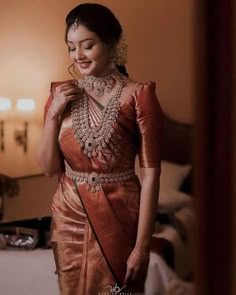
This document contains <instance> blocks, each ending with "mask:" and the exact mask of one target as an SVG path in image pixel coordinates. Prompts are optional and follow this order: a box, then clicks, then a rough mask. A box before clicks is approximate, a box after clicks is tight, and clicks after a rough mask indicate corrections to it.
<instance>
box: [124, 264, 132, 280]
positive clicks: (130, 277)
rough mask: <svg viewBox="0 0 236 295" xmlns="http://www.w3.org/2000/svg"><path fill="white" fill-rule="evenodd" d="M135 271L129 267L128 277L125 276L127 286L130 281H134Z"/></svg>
mask: <svg viewBox="0 0 236 295" xmlns="http://www.w3.org/2000/svg"><path fill="white" fill-rule="evenodd" d="M132 277H133V270H132V269H130V268H129V267H127V271H126V275H125V284H128V282H129V281H131V280H132Z"/></svg>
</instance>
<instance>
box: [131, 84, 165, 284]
mask: <svg viewBox="0 0 236 295" xmlns="http://www.w3.org/2000/svg"><path fill="white" fill-rule="evenodd" d="M136 114H137V124H138V127H139V138H140V144H139V164H140V167H141V170H140V171H141V178H142V181H141V182H142V185H141V187H142V188H141V194H140V210H139V222H138V230H137V237H136V243H135V247H134V249H133V251H132V252H131V254H130V256H129V258H128V260H127V272H126V277H125V282H126V283H127V282H128V281H130V280H131V281H135V280H138V279H142V278H144V277H145V275H146V272H147V267H148V263H149V255H150V246H151V245H150V244H151V238H152V233H153V230H154V223H155V216H156V212H157V206H158V195H159V179H160V165H161V142H162V110H161V107H160V104H159V102H158V100H157V97H156V93H155V83H153V82H149V83H147V84H144V85H142V86H141V87H140V89H139V91H138V92H137V95H136Z"/></svg>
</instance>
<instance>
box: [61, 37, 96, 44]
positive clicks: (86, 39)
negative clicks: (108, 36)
mask: <svg viewBox="0 0 236 295" xmlns="http://www.w3.org/2000/svg"><path fill="white" fill-rule="evenodd" d="M88 40H91V41H94V39H93V38H85V39H83V40H80V41H79V43H83V42H85V41H88ZM66 43H70V44H74V42H72V41H69V40H67V41H66Z"/></svg>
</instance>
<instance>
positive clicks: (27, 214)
mask: <svg viewBox="0 0 236 295" xmlns="http://www.w3.org/2000/svg"><path fill="white" fill-rule="evenodd" d="M57 179H58V178H57V176H55V177H52V178H47V177H44V176H36V177H32V178H25V179H22V180H20V181H19V187H20V193H19V195H18V196H15V197H12V198H8V199H7V200H5V208H4V217H3V219H4V220H5V221H11V220H19V219H26V218H35V217H42V216H50V215H51V202H52V197H53V195H54V193H55V190H56V186H57Z"/></svg>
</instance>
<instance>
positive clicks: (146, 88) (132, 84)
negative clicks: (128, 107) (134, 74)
mask: <svg viewBox="0 0 236 295" xmlns="http://www.w3.org/2000/svg"><path fill="white" fill-rule="evenodd" d="M127 88H128V89H129V90H130V91H129V92H130V94H132V96H133V97H134V98H136V99H137V98H138V97H140V95H141V94H143V93H147V94H148V93H155V90H156V83H155V82H154V81H151V80H149V81H147V82H137V81H134V80H129V82H128V84H127Z"/></svg>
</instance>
